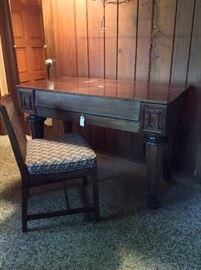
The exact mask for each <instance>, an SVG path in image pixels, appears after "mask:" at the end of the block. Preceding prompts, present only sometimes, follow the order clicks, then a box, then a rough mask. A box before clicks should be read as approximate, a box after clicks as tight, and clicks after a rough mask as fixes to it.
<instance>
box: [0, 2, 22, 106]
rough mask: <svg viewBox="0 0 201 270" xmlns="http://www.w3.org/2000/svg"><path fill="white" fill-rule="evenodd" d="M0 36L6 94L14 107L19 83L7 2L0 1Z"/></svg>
mask: <svg viewBox="0 0 201 270" xmlns="http://www.w3.org/2000/svg"><path fill="white" fill-rule="evenodd" d="M0 35H1V41H2V51H3V60H4V65H5V73H6V80H7V85H8V92H9V93H11V94H12V96H13V98H14V101H15V103H16V105H17V104H18V96H17V91H16V85H17V84H18V83H19V77H18V68H17V60H16V55H15V49H14V47H13V45H14V39H13V29H12V23H11V14H10V6H9V1H7V0H1V1H0Z"/></svg>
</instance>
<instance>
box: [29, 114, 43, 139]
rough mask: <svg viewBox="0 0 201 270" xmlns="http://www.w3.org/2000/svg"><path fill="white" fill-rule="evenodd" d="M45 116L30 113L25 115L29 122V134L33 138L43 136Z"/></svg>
mask: <svg viewBox="0 0 201 270" xmlns="http://www.w3.org/2000/svg"><path fill="white" fill-rule="evenodd" d="M45 119H46V118H45V117H41V116H37V115H30V116H28V117H27V120H28V122H29V126H30V130H31V136H32V138H33V139H36V138H43V137H44V121H45Z"/></svg>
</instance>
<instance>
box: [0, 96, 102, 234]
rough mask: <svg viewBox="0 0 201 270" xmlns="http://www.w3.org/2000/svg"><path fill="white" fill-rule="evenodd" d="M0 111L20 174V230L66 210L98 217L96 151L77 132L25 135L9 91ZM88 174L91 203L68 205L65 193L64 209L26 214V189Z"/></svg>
mask: <svg viewBox="0 0 201 270" xmlns="http://www.w3.org/2000/svg"><path fill="white" fill-rule="evenodd" d="M0 112H1V114H2V117H3V120H4V123H5V126H6V129H7V132H8V136H9V139H10V142H11V145H12V149H13V152H14V155H15V158H16V161H17V164H18V167H19V170H20V173H21V177H22V231H23V232H26V231H27V222H28V221H29V220H34V219H42V218H49V217H55V216H62V215H68V214H75V213H82V212H93V213H94V217H95V220H99V199H98V185H97V167H96V154H95V152H94V151H93V150H92V149H91V147H90V146H89V144H88V143H87V142H86V141H85V140H84V138H82V136H81V135H80V134H78V133H69V134H66V135H63V136H60V137H55V138H50V139H32V140H28V141H27V139H26V136H25V134H24V132H23V129H22V125H21V123H20V119H19V116H18V114H17V111H16V109H15V106H14V104H13V101H12V98H11V96H10V95H6V96H4V97H2V98H1V100H0ZM87 176H90V177H91V179H92V186H93V189H92V190H93V196H92V197H93V205H92V206H87V207H86V206H85V207H82V208H76V209H70V208H69V204H68V198H67V192H66V189H65V195H66V205H67V209H66V210H61V211H53V212H45V213H36V214H28V197H29V196H28V194H29V189H30V188H31V187H33V186H36V185H40V184H48V183H52V182H56V181H63V183H65V180H67V179H73V178H80V177H82V178H83V180H85V181H86V177H87Z"/></svg>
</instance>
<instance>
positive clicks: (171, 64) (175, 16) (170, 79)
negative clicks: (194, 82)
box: [168, 0, 179, 87]
mask: <svg viewBox="0 0 201 270" xmlns="http://www.w3.org/2000/svg"><path fill="white" fill-rule="evenodd" d="M178 2H179V0H176V7H175V15H174V32H173V38H172V54H171V63H170V77H169V83H168V85H169V87H170V85H171V82H172V68H173V57H174V49H175V34H176V27H177V16H178Z"/></svg>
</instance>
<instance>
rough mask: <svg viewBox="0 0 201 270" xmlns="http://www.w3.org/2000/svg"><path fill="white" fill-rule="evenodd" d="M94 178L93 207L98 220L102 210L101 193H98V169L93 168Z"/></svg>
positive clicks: (92, 176) (92, 174) (92, 175)
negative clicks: (100, 204)
mask: <svg viewBox="0 0 201 270" xmlns="http://www.w3.org/2000/svg"><path fill="white" fill-rule="evenodd" d="M90 175H91V178H92V186H93V187H92V188H93V207H94V217H95V220H96V221H99V220H100V211H99V194H98V179H97V169H96V168H95V169H92V170H91V173H90Z"/></svg>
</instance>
